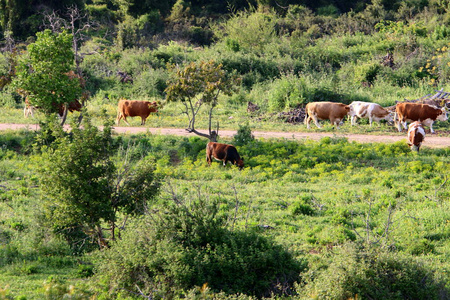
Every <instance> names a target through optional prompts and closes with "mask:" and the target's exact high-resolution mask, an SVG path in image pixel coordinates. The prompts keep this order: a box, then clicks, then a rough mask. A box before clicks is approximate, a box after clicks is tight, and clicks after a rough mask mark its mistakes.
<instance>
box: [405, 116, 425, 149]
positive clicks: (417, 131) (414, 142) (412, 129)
mask: <svg viewBox="0 0 450 300" xmlns="http://www.w3.org/2000/svg"><path fill="white" fill-rule="evenodd" d="M424 139H425V130H424V129H423V126H422V123H420V122H419V121H415V122H413V123H411V124H409V127H408V145H409V146H410V147H411V150H415V151H417V152H419V149H420V146H421V145H422V142H423V140H424Z"/></svg>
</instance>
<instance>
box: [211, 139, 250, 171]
mask: <svg viewBox="0 0 450 300" xmlns="http://www.w3.org/2000/svg"><path fill="white" fill-rule="evenodd" d="M213 157H214V159H216V160H221V161H223V166H224V167H225V166H226V165H227V162H231V164H233V165H236V166H238V167H239V169H240V170H242V168H243V167H244V159H243V158H242V157H240V156H239V153H238V152H237V150H236V147H234V146H233V145H228V144H221V143H216V142H209V143H208V145H206V162H208V165H211V161H212V158H213Z"/></svg>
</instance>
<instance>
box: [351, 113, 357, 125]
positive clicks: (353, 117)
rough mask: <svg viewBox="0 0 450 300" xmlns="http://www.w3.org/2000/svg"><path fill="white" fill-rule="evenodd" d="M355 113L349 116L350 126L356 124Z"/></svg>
mask: <svg viewBox="0 0 450 300" xmlns="http://www.w3.org/2000/svg"><path fill="white" fill-rule="evenodd" d="M356 118H357V116H356V115H353V116H351V118H350V120H351V121H352V126H354V125H356Z"/></svg>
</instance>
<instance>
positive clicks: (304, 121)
mask: <svg viewBox="0 0 450 300" xmlns="http://www.w3.org/2000/svg"><path fill="white" fill-rule="evenodd" d="M307 121H308V104H306V106H305V119H303V124H305V125H307Z"/></svg>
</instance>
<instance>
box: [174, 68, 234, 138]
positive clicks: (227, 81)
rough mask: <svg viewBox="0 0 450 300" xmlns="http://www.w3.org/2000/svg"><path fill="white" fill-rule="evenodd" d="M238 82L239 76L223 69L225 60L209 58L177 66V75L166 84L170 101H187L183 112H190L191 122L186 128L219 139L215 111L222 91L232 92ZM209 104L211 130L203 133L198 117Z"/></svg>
mask: <svg viewBox="0 0 450 300" xmlns="http://www.w3.org/2000/svg"><path fill="white" fill-rule="evenodd" d="M237 84H238V79H237V78H236V77H234V76H228V75H227V74H226V72H225V71H224V70H223V69H222V64H217V63H215V62H214V61H212V60H210V61H208V62H204V61H202V62H199V63H195V62H192V63H190V64H188V65H187V66H186V67H185V68H184V69H176V72H175V74H174V77H173V79H172V80H170V81H169V84H168V87H167V88H166V93H167V100H168V101H181V102H182V103H183V105H184V109H183V113H185V114H186V115H187V116H188V119H189V125H188V128H186V130H187V131H189V132H193V133H195V134H197V135H199V136H203V137H206V138H208V139H209V140H210V141H213V142H215V141H216V140H217V135H218V130H219V124H218V123H217V130H212V129H211V123H212V114H213V110H214V108H215V107H216V106H217V104H218V97H219V94H220V93H223V94H225V95H228V96H230V95H231V94H232V93H233V92H234V89H235V88H236V86H237ZM203 104H206V105H209V134H204V133H201V132H199V131H197V130H196V129H195V121H196V117H197V114H198V112H199V110H200V107H201V106H202V105H203Z"/></svg>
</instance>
